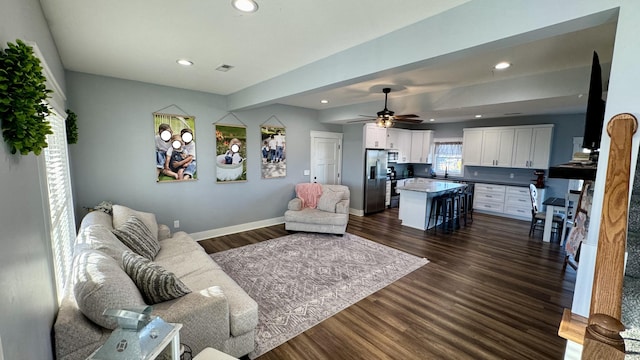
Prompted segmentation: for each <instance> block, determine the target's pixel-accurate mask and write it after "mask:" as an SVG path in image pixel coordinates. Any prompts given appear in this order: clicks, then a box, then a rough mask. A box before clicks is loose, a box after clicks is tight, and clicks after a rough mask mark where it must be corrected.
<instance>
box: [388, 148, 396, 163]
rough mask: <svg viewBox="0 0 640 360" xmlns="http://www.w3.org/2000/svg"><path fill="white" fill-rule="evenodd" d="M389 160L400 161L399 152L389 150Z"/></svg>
mask: <svg viewBox="0 0 640 360" xmlns="http://www.w3.org/2000/svg"><path fill="white" fill-rule="evenodd" d="M387 162H398V152H397V151H394V150H389V152H387Z"/></svg>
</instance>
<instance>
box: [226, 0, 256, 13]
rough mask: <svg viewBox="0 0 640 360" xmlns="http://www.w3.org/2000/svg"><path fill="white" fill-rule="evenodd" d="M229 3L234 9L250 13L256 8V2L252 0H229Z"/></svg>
mask: <svg viewBox="0 0 640 360" xmlns="http://www.w3.org/2000/svg"><path fill="white" fill-rule="evenodd" d="M231 5H233V7H234V8H236V10H239V11H242V12H246V13H252V12H256V11H257V10H258V3H256V2H255V1H253V0H231Z"/></svg>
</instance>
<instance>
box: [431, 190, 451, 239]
mask: <svg viewBox="0 0 640 360" xmlns="http://www.w3.org/2000/svg"><path fill="white" fill-rule="evenodd" d="M446 197H447V196H446V195H438V196H434V197H432V198H431V210H430V212H429V222H428V223H427V229H429V228H430V227H431V223H432V222H431V220H432V219H433V233H434V234H435V233H437V232H438V220H440V217H442V221H443V223H444V218H445V215H444V213H445V212H446Z"/></svg>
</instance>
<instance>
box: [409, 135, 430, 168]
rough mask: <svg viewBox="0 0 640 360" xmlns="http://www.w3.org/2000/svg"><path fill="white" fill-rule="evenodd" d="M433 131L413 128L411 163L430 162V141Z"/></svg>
mask: <svg viewBox="0 0 640 360" xmlns="http://www.w3.org/2000/svg"><path fill="white" fill-rule="evenodd" d="M432 142H433V131H431V130H414V131H412V132H411V157H410V162H411V163H423V164H426V163H431V156H430V155H431V143H432Z"/></svg>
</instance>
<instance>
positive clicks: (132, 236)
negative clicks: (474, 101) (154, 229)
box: [113, 215, 160, 260]
mask: <svg viewBox="0 0 640 360" xmlns="http://www.w3.org/2000/svg"><path fill="white" fill-rule="evenodd" d="M113 233H114V234H115V235H116V237H117V238H118V239H120V241H122V243H123V244H125V245H127V247H128V248H129V249H131V250H133V251H134V252H135V253H136V254H138V255H140V256H143V257H145V258H147V259H149V260H153V259H155V257H156V255H158V251H160V243H159V242H158V240H157V239H156V238H154V237H153V236H152V235H151V231H149V228H148V227H147V226H146V225H145V224H144V223H143V222H142V220H140V219H138V218H137V217H135V216H133V215H132V216H129V219H127V221H126V222H125V223H124V224H122V226H120V227H118V228H117V229H113Z"/></svg>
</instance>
